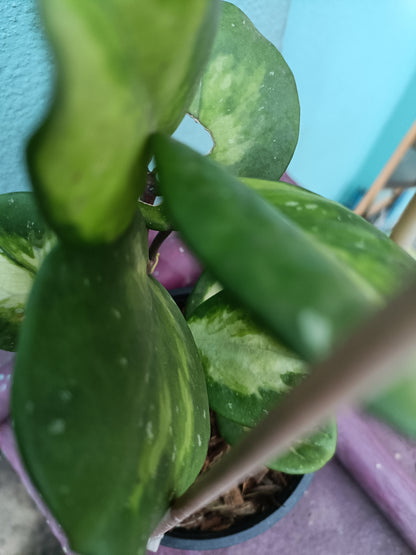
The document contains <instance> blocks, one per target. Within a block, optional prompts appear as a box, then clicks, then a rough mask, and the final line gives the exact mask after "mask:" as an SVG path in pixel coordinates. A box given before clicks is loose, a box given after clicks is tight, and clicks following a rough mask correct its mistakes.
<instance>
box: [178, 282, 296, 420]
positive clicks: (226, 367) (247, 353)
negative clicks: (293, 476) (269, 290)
mask: <svg viewBox="0 0 416 555" xmlns="http://www.w3.org/2000/svg"><path fill="white" fill-rule="evenodd" d="M188 324H189V327H190V329H191V331H192V335H193V336H194V339H195V343H196V345H197V347H198V351H199V354H200V357H201V360H202V363H203V367H204V371H205V377H206V382H207V388H208V397H209V402H210V406H211V408H212V409H213V410H214V411H215V412H218V413H219V414H221V415H223V416H225V417H227V418H230V419H231V420H233V421H235V422H238V423H239V424H243V425H245V426H254V425H255V424H257V422H259V420H261V418H263V417H264V416H265V414H267V413H268V411H269V409H271V408H272V407H273V406H275V405H276V404H278V403H279V401H281V399H282V398H283V397H285V395H286V394H287V393H288V392H289V391H290V390H291V389H292V388H293V387H294V386H295V385H296V384H298V383H300V382H301V381H302V380H303V378H304V377H305V375H306V372H307V369H306V364H305V363H304V362H303V361H302V360H301V359H300V358H299V357H298V356H297V355H296V354H294V353H293V352H291V351H290V350H289V349H287V348H286V347H285V346H284V345H282V343H281V342H279V341H278V340H277V339H275V338H274V337H273V336H271V335H270V334H268V333H266V332H265V331H264V330H263V329H262V328H261V327H259V326H258V325H256V324H255V323H254V322H253V320H252V319H251V318H250V316H249V315H248V314H247V311H245V310H243V309H239V308H236V307H235V305H233V304H232V303H231V302H230V301H229V299H228V298H227V296H226V293H225V292H224V291H221V292H220V293H217V294H216V295H214V296H213V297H211V298H210V299H209V300H207V301H205V302H204V303H203V304H201V305H200V306H199V307H198V308H197V309H196V310H195V312H194V313H193V315H192V316H191V318H190V319H189V320H188Z"/></svg>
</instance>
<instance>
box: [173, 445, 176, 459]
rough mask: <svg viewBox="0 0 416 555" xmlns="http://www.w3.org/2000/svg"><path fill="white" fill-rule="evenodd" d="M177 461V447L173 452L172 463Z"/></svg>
mask: <svg viewBox="0 0 416 555" xmlns="http://www.w3.org/2000/svg"><path fill="white" fill-rule="evenodd" d="M175 459H176V447H174V448H173V451H172V462H175Z"/></svg>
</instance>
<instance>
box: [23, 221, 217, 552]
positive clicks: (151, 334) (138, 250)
mask: <svg viewBox="0 0 416 555" xmlns="http://www.w3.org/2000/svg"><path fill="white" fill-rule="evenodd" d="M136 226H137V227H136ZM146 239H147V232H146V231H145V227H144V224H143V222H142V221H141V220H140V221H139V222H136V223H135V228H134V229H131V230H130V231H129V233H128V235H127V236H126V237H123V238H122V239H121V240H119V241H118V242H117V243H116V244H115V245H112V246H105V247H100V248H97V247H96V248H94V249H83V250H77V249H73V248H68V247H65V246H63V245H58V246H57V247H56V248H55V249H54V250H53V251H52V252H51V253H50V254H49V256H48V257H47V258H46V259H45V261H44V264H43V265H42V267H41V269H40V271H39V274H38V276H37V278H36V281H35V284H34V287H33V290H32V293H31V296H30V298H29V302H28V306H27V314H26V318H25V322H24V325H23V327H22V333H21V339H20V341H19V351H18V355H17V362H16V369H15V377H14V383H13V391H12V415H13V419H14V426H15V431H16V434H17V438H18V443H19V447H20V450H21V453H22V456H23V459H24V462H25V465H26V467H27V470H28V472H29V474H30V476H31V477H32V479H33V481H34V483H35V485H36V486H37V488H38V489H39V491H40V493H41V494H42V496H43V498H44V500H45V501H46V503H47V504H48V505H49V507H50V509H51V510H52V512H53V514H54V515H55V516H56V518H57V519H58V521H59V522H60V523H61V524H62V526H63V528H64V530H65V531H66V533H67V535H68V537H69V541H70V544H71V547H72V548H73V549H74V551H76V552H79V553H88V554H91V555H120V553H123V555H137V554H138V553H144V551H145V545H146V541H147V537H148V535H149V534H150V533H151V531H152V529H153V527H154V526H155V525H156V524H157V522H158V521H159V520H160V518H161V517H162V516H163V514H164V512H165V511H166V510H167V507H168V503H169V501H170V500H171V498H172V496H174V495H180V494H181V493H183V492H184V490H185V489H186V488H187V487H188V486H189V485H190V483H191V482H192V481H193V480H194V479H195V477H196V475H197V473H198V471H199V470H200V467H201V466H202V463H203V461H204V458H205V454H206V448H207V443H208V439H209V418H208V402H207V394H206V386H205V380H204V376H203V372H202V368H201V364H200V360H199V357H198V353H197V351H196V347H195V344H194V342H193V339H192V336H191V333H190V331H189V329H188V328H187V326H186V324H185V322H184V320H183V317H182V315H181V313H180V311H179V309H177V307H176V305H175V304H174V303H173V301H172V299H170V297H169V296H168V294H167V293H166V291H165V290H164V289H163V288H162V287H161V286H160V285H159V284H157V282H155V281H154V280H153V279H152V278H150V277H148V276H147V274H146V257H147V241H146Z"/></svg>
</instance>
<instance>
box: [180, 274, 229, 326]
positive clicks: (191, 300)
mask: <svg viewBox="0 0 416 555" xmlns="http://www.w3.org/2000/svg"><path fill="white" fill-rule="evenodd" d="M221 290H222V285H221V284H220V283H218V281H216V280H215V278H214V277H213V276H212V275H211V274H210V273H209V272H207V271H206V270H205V271H204V272H202V274H201V275H200V277H199V279H198V281H197V282H196V284H195V287H194V288H193V289H192V292H191V294H190V295H189V297H188V300H187V303H186V307H185V316H186V319H187V320H188V319H189V318H190V316H192V314H193V313H194V311H195V310H196V309H197V308H198V306H199V305H201V304H202V303H203V302H204V301H206V300H208V299H210V298H211V297H213V296H214V295H215V294H216V293H219V292H220V291H221Z"/></svg>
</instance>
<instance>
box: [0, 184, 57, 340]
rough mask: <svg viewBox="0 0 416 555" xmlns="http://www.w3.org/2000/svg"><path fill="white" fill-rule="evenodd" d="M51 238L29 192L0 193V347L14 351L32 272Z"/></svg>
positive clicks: (41, 258) (50, 243)
mask: <svg viewBox="0 0 416 555" xmlns="http://www.w3.org/2000/svg"><path fill="white" fill-rule="evenodd" d="M54 241H55V239H54V236H53V234H52V232H51V231H50V230H48V229H47V228H46V226H45V224H44V221H43V218H42V217H41V215H40V214H39V212H38V210H37V208H36V205H35V202H34V197H33V194H32V193H7V194H4V195H0V349H4V350H8V351H13V350H15V348H16V342H17V335H18V331H19V328H20V325H21V323H22V321H23V318H24V307H25V304H26V299H27V297H28V295H29V291H30V289H31V287H32V282H33V279H34V276H35V273H36V271H37V269H38V267H39V266H40V263H41V261H42V260H43V258H44V257H45V255H46V253H47V252H48V251H49V250H50V248H51V246H52V244H53V243H54Z"/></svg>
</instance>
